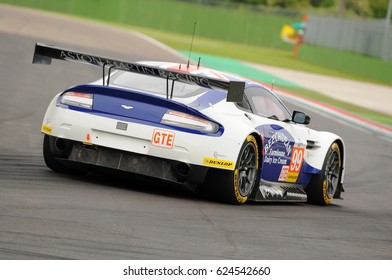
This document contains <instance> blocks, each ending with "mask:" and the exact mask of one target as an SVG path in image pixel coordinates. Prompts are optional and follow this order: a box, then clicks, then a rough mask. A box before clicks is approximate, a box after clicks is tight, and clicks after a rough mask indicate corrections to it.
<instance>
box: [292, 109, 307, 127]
mask: <svg viewBox="0 0 392 280" xmlns="http://www.w3.org/2000/svg"><path fill="white" fill-rule="evenodd" d="M291 120H292V121H293V122H295V123H299V124H309V123H310V117H309V116H308V115H307V114H305V113H302V112H299V111H294V112H293V117H292V119H291Z"/></svg>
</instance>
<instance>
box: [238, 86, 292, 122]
mask: <svg viewBox="0 0 392 280" xmlns="http://www.w3.org/2000/svg"><path fill="white" fill-rule="evenodd" d="M245 98H246V100H247V101H248V104H249V105H248V106H250V107H251V111H252V112H253V113H254V114H256V115H259V116H262V117H266V118H274V119H277V120H280V121H284V120H287V119H291V115H290V113H289V111H288V110H287V108H286V107H285V106H284V105H283V104H282V103H281V101H280V100H279V99H278V98H277V97H276V96H275V95H273V94H272V93H271V92H269V91H268V90H266V89H264V88H261V87H249V88H247V89H245Z"/></svg>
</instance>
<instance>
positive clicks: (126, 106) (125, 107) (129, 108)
mask: <svg viewBox="0 0 392 280" xmlns="http://www.w3.org/2000/svg"><path fill="white" fill-rule="evenodd" d="M121 107H123V108H124V109H126V110H131V109H133V107H132V106H129V105H121Z"/></svg>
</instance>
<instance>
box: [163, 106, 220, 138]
mask: <svg viewBox="0 0 392 280" xmlns="http://www.w3.org/2000/svg"><path fill="white" fill-rule="evenodd" d="M161 123H162V124H167V125H172V126H177V127H183V128H189V129H193V130H198V131H202V132H210V133H216V132H218V130H219V125H218V124H216V123H214V122H212V121H209V120H206V119H203V118H199V117H196V116H193V115H190V114H186V113H182V112H177V111H172V110H167V111H166V113H165V115H163V117H162V120H161Z"/></svg>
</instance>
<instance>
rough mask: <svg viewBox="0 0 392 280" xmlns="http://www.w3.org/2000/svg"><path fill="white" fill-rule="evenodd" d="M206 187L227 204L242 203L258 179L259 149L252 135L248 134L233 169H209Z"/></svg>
mask: <svg viewBox="0 0 392 280" xmlns="http://www.w3.org/2000/svg"><path fill="white" fill-rule="evenodd" d="M206 181H207V188H208V189H209V190H210V191H209V193H210V194H213V196H214V198H216V199H218V200H220V201H222V202H225V203H229V204H237V205H238V204H243V203H245V202H246V201H247V200H248V197H249V196H250V195H251V193H252V191H253V189H254V187H255V186H256V185H257V184H258V182H259V181H260V171H259V149H258V144H257V141H256V139H255V137H254V136H252V135H249V136H248V137H247V138H246V140H245V142H244V144H243V145H242V148H241V150H240V153H239V156H238V159H237V163H236V166H235V169H234V171H227V170H222V169H211V170H210V172H209V174H208V175H207V180H206Z"/></svg>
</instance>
